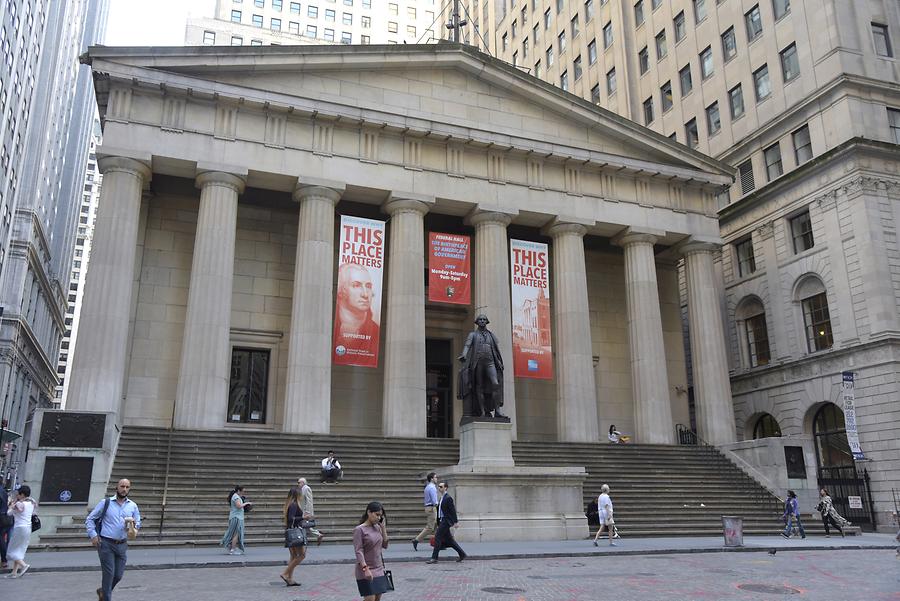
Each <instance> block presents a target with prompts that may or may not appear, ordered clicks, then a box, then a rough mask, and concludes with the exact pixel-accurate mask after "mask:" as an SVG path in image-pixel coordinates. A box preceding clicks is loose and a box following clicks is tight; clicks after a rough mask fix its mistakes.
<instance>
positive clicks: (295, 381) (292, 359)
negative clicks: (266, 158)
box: [284, 183, 344, 434]
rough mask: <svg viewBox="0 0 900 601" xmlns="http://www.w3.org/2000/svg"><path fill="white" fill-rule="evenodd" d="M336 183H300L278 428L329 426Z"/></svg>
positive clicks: (299, 429)
mask: <svg viewBox="0 0 900 601" xmlns="http://www.w3.org/2000/svg"><path fill="white" fill-rule="evenodd" d="M343 192H344V187H343V186H342V185H340V184H329V185H327V186H326V185H308V184H303V183H300V184H298V186H297V189H296V190H295V191H294V199H295V200H297V201H298V202H299V203H300V220H299V226H298V229H297V261H296V264H295V266H294V299H293V305H292V307H291V338H290V343H289V345H290V346H289V350H288V366H287V390H286V391H285V398H284V430H285V431H286V432H315V433H320V434H327V433H328V432H329V431H330V429H331V334H332V332H331V330H332V326H333V323H332V319H331V310H332V305H333V304H334V299H333V297H332V293H333V285H334V206H335V205H336V204H337V202H338V200H340V198H341V194H343Z"/></svg>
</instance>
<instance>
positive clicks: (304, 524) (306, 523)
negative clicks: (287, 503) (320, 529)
mask: <svg viewBox="0 0 900 601" xmlns="http://www.w3.org/2000/svg"><path fill="white" fill-rule="evenodd" d="M300 527H301V528H315V527H316V521H315V520H300Z"/></svg>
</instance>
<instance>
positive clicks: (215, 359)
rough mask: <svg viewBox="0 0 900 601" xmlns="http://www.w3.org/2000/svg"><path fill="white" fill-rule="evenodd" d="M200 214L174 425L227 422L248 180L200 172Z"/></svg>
mask: <svg viewBox="0 0 900 601" xmlns="http://www.w3.org/2000/svg"><path fill="white" fill-rule="evenodd" d="M196 185H197V187H198V188H200V214H199V216H198V217H197V233H196V236H195V237H194V257H193V261H192V263H191V282H190V289H189V291H188V304H187V314H186V316H185V320H184V337H183V339H182V343H181V369H180V371H179V372H178V390H177V392H176V395H175V427H176V428H178V429H182V430H193V429H206V430H209V429H215V428H218V427H220V426H221V425H222V424H224V423H225V419H226V416H225V414H226V412H227V408H226V405H227V403H228V386H229V382H230V378H231V374H230V370H231V357H230V356H229V355H230V352H231V343H230V341H231V288H232V282H233V281H234V240H235V228H236V226H237V207H238V195H240V194H241V193H242V192H243V191H244V180H243V179H242V178H240V177H238V176H235V175H232V174H230V173H222V172H220V171H207V172H205V173H201V174H200V175H198V176H197V181H196Z"/></svg>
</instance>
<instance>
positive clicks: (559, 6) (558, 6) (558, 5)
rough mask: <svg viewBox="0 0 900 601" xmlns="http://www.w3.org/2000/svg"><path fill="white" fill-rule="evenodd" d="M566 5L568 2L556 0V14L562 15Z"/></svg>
mask: <svg viewBox="0 0 900 601" xmlns="http://www.w3.org/2000/svg"><path fill="white" fill-rule="evenodd" d="M565 5H566V0H556V14H559V13H561V12H562V10H563V7H564V6H565Z"/></svg>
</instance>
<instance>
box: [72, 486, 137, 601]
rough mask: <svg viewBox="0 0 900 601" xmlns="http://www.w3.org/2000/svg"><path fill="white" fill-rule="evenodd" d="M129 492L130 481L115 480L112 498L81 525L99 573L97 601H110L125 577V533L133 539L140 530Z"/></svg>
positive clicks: (126, 540)
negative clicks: (94, 556) (93, 552)
mask: <svg viewBox="0 0 900 601" xmlns="http://www.w3.org/2000/svg"><path fill="white" fill-rule="evenodd" d="M130 490H131V481H130V480H128V479H126V478H122V479H121V480H119V483H118V484H117V485H116V494H115V496H113V497H109V498H108V499H103V500H102V501H100V502H99V503H97V505H96V506H95V507H94V509H93V511H91V513H89V514H88V516H87V519H86V520H85V521H84V525H85V527H86V529H87V535H88V538H90V539H91V544H92V545H94V548H95V549H97V553H98V554H99V555H100V568H101V569H102V570H103V586H102V587H101V588H98V589H97V599H98V600H99V601H112V591H113V589H114V588H115V587H116V585H117V584H118V583H119V581H120V580H122V577H123V576H124V575H125V561H126V559H127V555H128V538H129V532H130V533H131V538H134V537H135V536H137V531H138V530H140V528H141V512H140V511H139V510H138V506H137V504H135V502H134V501H132V500H131V499H129V498H128V493H129V491H130Z"/></svg>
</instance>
